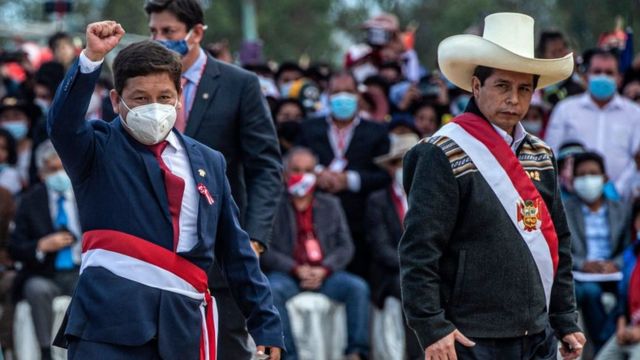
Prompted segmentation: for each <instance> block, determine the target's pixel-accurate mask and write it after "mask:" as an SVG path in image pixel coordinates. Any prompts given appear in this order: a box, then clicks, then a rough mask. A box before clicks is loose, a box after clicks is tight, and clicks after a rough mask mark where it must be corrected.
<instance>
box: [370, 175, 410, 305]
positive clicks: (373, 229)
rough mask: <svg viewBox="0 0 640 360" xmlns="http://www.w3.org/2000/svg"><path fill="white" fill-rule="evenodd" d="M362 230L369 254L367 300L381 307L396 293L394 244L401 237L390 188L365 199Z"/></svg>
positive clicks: (397, 263)
mask: <svg viewBox="0 0 640 360" xmlns="http://www.w3.org/2000/svg"><path fill="white" fill-rule="evenodd" d="M365 228H366V232H367V243H368V244H369V246H370V247H371V254H372V255H371V256H372V262H371V297H372V299H373V302H374V303H375V304H376V305H377V306H378V307H380V308H382V307H383V305H384V299H385V298H386V297H387V296H389V295H393V294H397V293H399V291H400V261H399V258H398V243H399V242H400V237H402V223H401V222H400V217H399V216H398V212H397V211H396V207H395V204H394V203H393V200H392V198H391V188H390V187H387V188H385V189H382V190H378V191H376V192H374V193H372V194H371V196H369V200H368V201H367V207H366V218H365Z"/></svg>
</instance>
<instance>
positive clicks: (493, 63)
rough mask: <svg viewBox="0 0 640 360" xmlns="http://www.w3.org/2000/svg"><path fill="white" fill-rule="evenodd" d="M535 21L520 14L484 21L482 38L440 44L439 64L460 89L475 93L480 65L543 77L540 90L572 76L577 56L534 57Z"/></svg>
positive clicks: (467, 37) (459, 37) (454, 39)
mask: <svg viewBox="0 0 640 360" xmlns="http://www.w3.org/2000/svg"><path fill="white" fill-rule="evenodd" d="M533 23H534V20H533V18H532V17H530V16H527V15H524V14H518V13H496V14H491V15H489V16H487V17H486V18H485V19H484V32H483V34H482V37H480V36H476V35H455V36H451V37H448V38H446V39H444V40H442V41H441V42H440V45H438V65H439V66H440V71H442V73H443V74H444V76H445V77H446V78H447V79H448V80H449V81H451V82H452V83H454V84H455V85H456V86H458V87H460V88H462V89H464V90H466V91H469V92H471V77H472V76H473V71H474V70H475V68H476V67H477V66H478V65H482V66H487V67H491V68H495V69H501V70H508V71H515V72H519V73H525V74H535V75H540V79H539V80H538V88H544V87H546V86H549V85H551V84H554V83H556V82H559V81H562V80H564V79H566V78H567V77H569V76H571V73H572V72H573V54H568V55H566V56H565V57H562V58H559V59H538V58H536V57H535V56H534V31H533Z"/></svg>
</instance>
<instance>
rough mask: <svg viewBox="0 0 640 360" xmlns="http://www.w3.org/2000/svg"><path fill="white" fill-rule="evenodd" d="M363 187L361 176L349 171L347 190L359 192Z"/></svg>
mask: <svg viewBox="0 0 640 360" xmlns="http://www.w3.org/2000/svg"><path fill="white" fill-rule="evenodd" d="M361 186H362V183H361V181H360V174H358V173H357V172H355V171H352V170H349V171H347V189H349V191H351V192H359V191H360V187H361Z"/></svg>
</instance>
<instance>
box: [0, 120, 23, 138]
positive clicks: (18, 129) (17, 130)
mask: <svg viewBox="0 0 640 360" xmlns="http://www.w3.org/2000/svg"><path fill="white" fill-rule="evenodd" d="M2 128H3V129H5V130H7V131H8V132H10V133H11V136H13V138H14V139H16V141H20V140H22V139H24V138H25V137H26V136H27V133H28V132H29V127H28V126H27V122H26V121H24V120H5V121H3V122H2Z"/></svg>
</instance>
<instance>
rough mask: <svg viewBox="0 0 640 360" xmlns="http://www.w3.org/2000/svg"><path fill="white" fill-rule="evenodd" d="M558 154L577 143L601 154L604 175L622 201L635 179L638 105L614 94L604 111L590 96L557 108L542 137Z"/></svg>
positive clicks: (639, 128) (639, 120)
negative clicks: (563, 146)
mask: <svg viewBox="0 0 640 360" xmlns="http://www.w3.org/2000/svg"><path fill="white" fill-rule="evenodd" d="M545 140H546V142H547V143H548V144H549V146H551V147H552V148H553V150H554V151H555V152H556V153H557V152H558V150H559V149H560V147H561V146H562V145H563V144H565V143H567V142H578V143H581V144H582V145H584V146H585V147H586V148H587V149H588V150H589V151H595V152H597V153H599V154H600V155H602V157H603V158H604V161H605V167H606V171H607V175H608V176H609V178H610V179H611V181H613V183H614V185H615V187H616V190H617V191H618V193H619V194H620V195H621V196H622V197H623V198H629V197H630V196H631V184H632V183H633V182H634V181H635V179H634V178H635V177H637V176H638V169H637V168H636V163H635V160H634V157H635V154H636V153H637V152H638V151H640V106H638V105H637V104H635V103H634V102H632V101H630V100H628V99H626V98H623V97H622V96H620V95H618V94H616V95H614V97H613V99H612V100H611V101H610V102H609V103H608V104H606V105H605V106H604V107H603V108H599V107H598V105H597V104H596V103H595V102H594V101H593V100H592V99H591V95H589V93H584V94H582V95H576V96H572V97H570V98H567V99H566V100H564V101H561V102H560V103H558V105H556V107H555V109H554V110H553V113H552V114H551V119H550V121H549V126H548V128H547V133H546V137H545Z"/></svg>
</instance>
